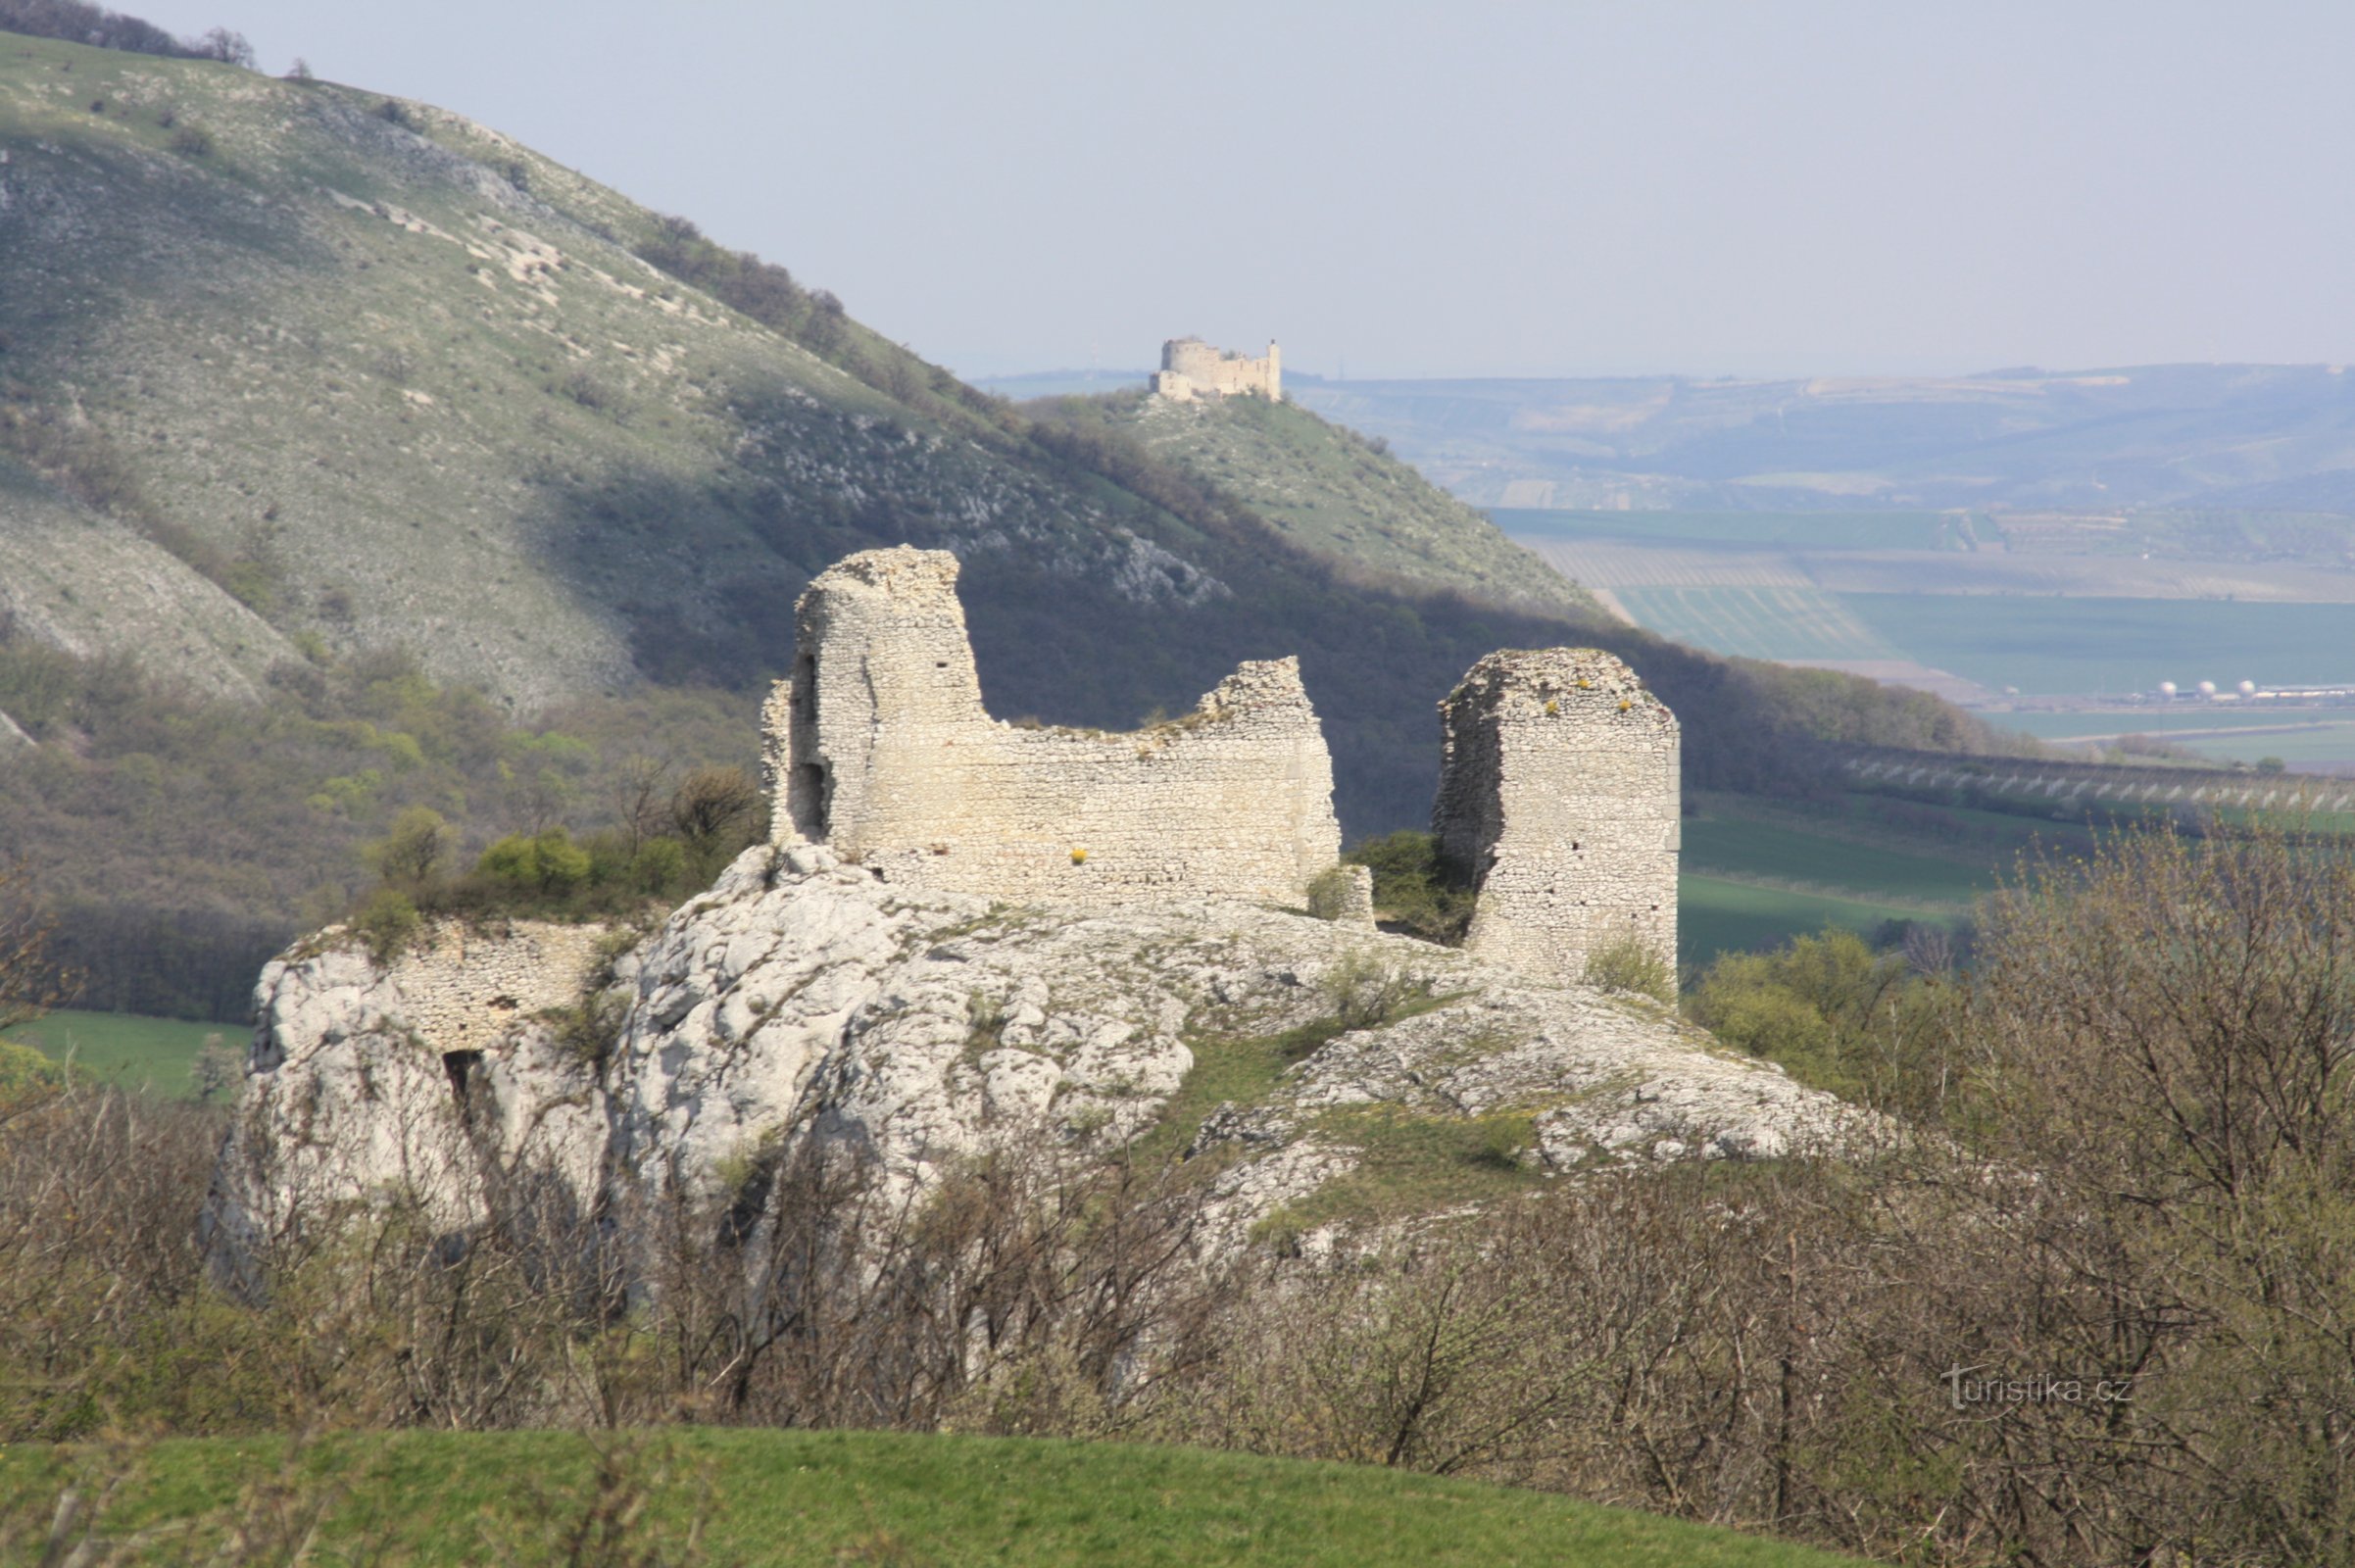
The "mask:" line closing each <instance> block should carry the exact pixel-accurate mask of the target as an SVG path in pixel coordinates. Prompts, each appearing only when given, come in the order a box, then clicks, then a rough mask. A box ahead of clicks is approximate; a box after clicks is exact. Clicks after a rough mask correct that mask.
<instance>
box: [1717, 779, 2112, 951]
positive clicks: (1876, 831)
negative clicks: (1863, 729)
mask: <svg viewBox="0 0 2355 1568" xmlns="http://www.w3.org/2000/svg"><path fill="white" fill-rule="evenodd" d="M1694 804H1695V805H1696V806H1697V807H1698V809H1699V814H1698V815H1696V816H1692V817H1688V818H1687V819H1686V820H1685V833H1684V855H1683V874H1682V876H1681V877H1680V878H1679V879H1678V892H1677V899H1678V915H1679V918H1678V922H1677V927H1678V929H1677V943H1678V952H1679V957H1680V958H1681V959H1682V961H1683V962H1684V963H1685V964H1686V965H1689V966H1691V965H1704V964H1706V963H1708V962H1709V960H1710V959H1711V958H1713V957H1715V956H1717V955H1718V954H1719V953H1725V952H1743V951H1751V950H1755V949H1759V948H1767V947H1774V946H1777V945H1780V944H1781V943H1784V942H1787V941H1789V940H1790V939H1791V938H1792V937H1794V936H1800V935H1805V934H1807V933H1810V932H1815V931H1820V930H1822V929H1823V928H1824V927H1825V926H1828V925H1835V926H1842V927H1845V928H1846V929H1848V930H1851V931H1858V932H1862V933H1864V934H1866V935H1868V936H1869V935H1872V934H1874V933H1875V932H1876V931H1879V930H1881V929H1883V928H1884V927H1886V926H1888V925H1889V924H1892V923H1896V922H1902V921H1922V922H1928V923H1932V924H1938V925H1947V926H1952V925H1956V924H1958V923H1960V922H1961V921H1962V920H1964V919H1965V918H1967V917H1968V916H1969V914H1970V913H1971V909H1972V906H1973V905H1974V904H1975V903H1976V902H1977V901H1978V900H1979V899H1980V898H1982V897H1983V896H1985V895H1987V894H1988V893H1992V892H1994V891H1995V890H1996V889H1997V887H1998V886H2000V885H2001V884H2002V883H2003V882H2005V881H2006V880H2008V879H2016V877H2017V876H2018V874H2019V871H2020V868H2021V865H2022V862H2023V860H2024V859H2034V858H2036V857H2037V856H2039V855H2045V854H2050V855H2054V856H2058V857H2061V858H2069V857H2075V856H2080V855H2083V854H2085V852H2086V851H2087V850H2088V849H2090V848H2091V847H2092V844H2093V833H2092V831H2091V830H2090V829H2088V828H2087V827H2085V825H2084V824H2083V823H2078V822H2063V821H2053V820H2041V819H2037V818H2035V817H2026V816H2016V815H2012V814H2009V813H2006V812H2001V811H1986V810H1976V809H1968V808H1964V807H1954V806H1937V805H1929V804H1924V803H1920V802H1915V801H1907V800H1899V799H1895V798H1892V797H1889V796H1882V795H1874V794H1869V793H1863V792H1858V793H1852V794H1846V795H1841V796H1839V797H1836V798H1834V799H1831V800H1827V801H1815V802H1808V803H1804V804H1791V805H1769V804H1766V803H1764V802H1761V801H1758V800H1756V799H1755V798H1752V797H1746V796H1731V795H1716V794H1707V795H1701V796H1697V797H1695V799H1694Z"/></svg>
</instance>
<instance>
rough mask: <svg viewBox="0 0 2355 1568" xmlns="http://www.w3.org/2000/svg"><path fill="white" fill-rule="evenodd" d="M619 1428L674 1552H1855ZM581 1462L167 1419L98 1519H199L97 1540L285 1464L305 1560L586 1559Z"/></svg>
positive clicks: (18, 1509)
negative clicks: (578, 1537) (170, 1436)
mask: <svg viewBox="0 0 2355 1568" xmlns="http://www.w3.org/2000/svg"><path fill="white" fill-rule="evenodd" d="M608 1441H611V1440H610V1439H609V1440H608ZM620 1443H621V1444H622V1445H623V1449H622V1451H625V1452H626V1451H630V1450H632V1449H634V1453H633V1455H632V1459H633V1462H632V1464H631V1466H630V1469H629V1472H628V1473H631V1474H635V1475H640V1476H645V1477H652V1478H659V1480H660V1481H661V1483H662V1484H660V1485H658V1486H654V1487H650V1488H648V1495H647V1498H646V1508H645V1512H644V1515H643V1518H642V1522H641V1524H640V1526H639V1530H640V1533H641V1535H642V1536H643V1537H645V1538H646V1540H647V1544H653V1543H656V1542H659V1543H661V1544H662V1545H663V1546H664V1547H665V1548H666V1551H665V1554H664V1555H663V1556H662V1558H661V1559H660V1560H663V1561H672V1562H677V1561H684V1560H701V1561H709V1562H712V1563H741V1564H747V1565H752V1564H825V1565H836V1564H845V1563H869V1564H894V1565H899V1568H919V1565H939V1568H951V1565H963V1564H1013V1563H1019V1564H1023V1565H1026V1568H1055V1565H1059V1564H1072V1565H1078V1564H1091V1565H1093V1564H1098V1563H1120V1564H1123V1565H1126V1568H1148V1565H1169V1568H1179V1565H1191V1564H1210V1563H1217V1564H1230V1563H1268V1564H1287V1565H1290V1564H1333V1565H1336V1568H1342V1565H1361V1564H1377V1563H1380V1564H1387V1563H1398V1564H1418V1565H1419V1564H1463V1565H1466V1568H1513V1565H1527V1568H1539V1565H1545V1568H1819V1565H1821V1568H1831V1565H1833V1564H1836V1563H1845V1562H1849V1561H1852V1560H1853V1559H1850V1558H1846V1557H1836V1556H1832V1555H1829V1554H1826V1553H1823V1552H1817V1551H1810V1550H1806V1549H1804V1548H1801V1547H1797V1546H1791V1545H1787V1544H1782V1543H1780V1542H1773V1541H1765V1540H1760V1539H1756V1538H1752V1537H1744V1536H1740V1535H1736V1534H1733V1533H1732V1532H1729V1531H1723V1530H1713V1529H1709V1528H1706V1527H1703V1526H1699V1525H1690V1524H1684V1523H1680V1522H1677V1521H1673V1520H1667V1519H1660V1518H1656V1517H1653V1516H1651V1515H1648V1514H1642V1513H1635V1512H1630V1511H1627V1510H1624V1509H1615V1508H1600V1507H1595V1506H1593V1505H1591V1504H1587V1503H1581V1502H1576V1501H1572V1500H1571V1499H1569V1498H1566V1497H1560V1496H1554V1495H1547V1494H1543V1493H1534V1492H1517V1491H1511V1490H1508V1489H1505V1488H1501V1487H1490V1486H1482V1485H1478V1484H1475V1483H1471V1482H1462V1481H1448V1480H1441V1479H1438V1478H1435V1477H1431V1476H1424V1475H1415V1474H1410V1473H1407V1472H1404V1471H1399V1470H1391V1469H1382V1468H1377V1467H1373V1466H1353V1465H1339V1464H1310V1463H1302V1462H1300V1461H1296V1460H1284V1459H1270V1458H1263V1457H1259V1456H1255V1455H1250V1454H1241V1453H1224V1452H1213V1451H1209V1450H1205V1449H1193V1448H1155V1447H1145V1446H1130V1445H1122V1444H1086V1443H1071V1442H1054V1441H1043V1440H1034V1439H1006V1438H971V1437H950V1436H933V1435H905V1434H888V1433H869V1432H781V1431H767V1430H744V1429H717V1428H683V1429H674V1430H670V1431H666V1432H661V1433H656V1434H649V1435H646V1436H644V1437H642V1438H635V1439H633V1438H628V1437H624V1438H622V1439H621V1440H620ZM94 1457H96V1456H94V1455H80V1454H75V1453H70V1452H69V1453H61V1452H60V1451H58V1450H53V1449H37V1448H16V1449H11V1450H9V1451H8V1452H7V1453H6V1454H5V1455H0V1508H4V1509H5V1513H4V1514H0V1519H6V1520H14V1521H19V1522H21V1524H22V1525H24V1526H25V1527H28V1528H29V1529H30V1530H33V1531H37V1530H39V1529H41V1528H42V1527H44V1526H45V1525H46V1523H47V1521H48V1518H49V1515H50V1511H51V1510H52V1509H53V1508H54V1506H55V1501H56V1497H57V1495H58V1493H59V1491H60V1490H62V1486H63V1484H64V1483H65V1482H66V1480H67V1477H68V1473H69V1472H70V1471H71V1470H72V1468H73V1467H74V1464H75V1463H76V1462H77V1461H83V1462H86V1461H87V1460H88V1459H90V1458H94ZM595 1468H596V1467H595V1464H594V1451H593V1450H592V1449H591V1447H590V1446H589V1443H588V1440H586V1439H584V1438H582V1437H579V1436H576V1435H573V1434H569V1433H558V1432H515V1433H490V1434H458V1433H436V1432H403V1433H398V1434H394V1435H391V1436H368V1437H347V1438H341V1439H336V1440H331V1441H329V1442H326V1443H323V1444H320V1445H318V1446H314V1447H312V1448H311V1449H310V1450H308V1451H307V1452H305V1453H303V1454H302V1455H300V1456H299V1457H296V1458H294V1459H293V1460H292V1461H291V1462H290V1461H289V1456H288V1453H287V1445H286V1444H285V1443H284V1442H282V1441H279V1440H270V1439H249V1440H242V1441H218V1440H217V1441H181V1442H172V1443H164V1444H160V1445H157V1446H154V1447H153V1448H151V1449H149V1450H148V1451H147V1452H146V1453H145V1454H144V1455H143V1458H142V1462H141V1465H140V1470H139V1472H138V1473H137V1474H136V1475H135V1477H134V1479H133V1481H132V1483H131V1484H130V1485H129V1486H127V1487H126V1488H124V1490H123V1495H121V1496H120V1497H118V1498H116V1499H115V1500H114V1502H113V1504H112V1507H111V1510H110V1513H109V1515H108V1516H107V1518H106V1520H105V1522H104V1528H105V1529H106V1530H107V1532H108V1533H109V1534H114V1533H119V1532H127V1531H130V1530H135V1529H144V1528H152V1527H155V1526H159V1525H163V1524H165V1523H166V1522H167V1521H197V1522H198V1523H197V1524H196V1525H195V1526H194V1527H193V1528H190V1527H188V1526H186V1525H183V1526H182V1527H181V1530H182V1533H180V1534H177V1535H160V1536H159V1537H158V1538H157V1539H156V1542H155V1547H156V1549H155V1552H154V1554H153V1555H151V1556H139V1557H133V1558H129V1559H116V1558H109V1559H108V1560H110V1561H114V1560H132V1561H155V1562H184V1561H199V1560H203V1558H204V1557H205V1556H206V1555H207V1552H206V1548H207V1547H208V1546H210V1545H212V1544H216V1543H218V1542H219V1541H220V1540H221V1537H222V1534H223V1532H224V1530H225V1528H226V1527H227V1526H228V1525H229V1524H230V1523H231V1522H233V1521H235V1520H237V1519H238V1518H239V1516H240V1515H252V1516H254V1525H255V1528H256V1529H258V1530H267V1529H268V1528H269V1519H270V1514H269V1511H268V1510H267V1508H266V1507H257V1506H256V1505H255V1499H256V1498H257V1497H259V1498H262V1499H265V1500H266V1501H267V1500H269V1498H270V1494H269V1491H268V1489H269V1488H270V1486H271V1485H272V1484H273V1483H274V1482H277V1481H279V1480H281V1479H290V1480H293V1481H294V1482H295V1483H296V1486H297V1488H298V1490H299V1495H305V1496H309V1495H317V1496H319V1497H322V1498H332V1499H333V1504H332V1509H331V1512H330V1513H329V1515H328V1518H327V1520H326V1523H325V1526H324V1528H323V1529H322V1530H321V1532H320V1539H319V1542H318V1544H317V1545H318V1547H319V1550H318V1551H317V1552H316V1553H315V1554H314V1556H313V1557H312V1558H310V1559H306V1560H318V1561H322V1562H323V1561H355V1560H363V1559H365V1560H367V1561H369V1562H376V1563H409V1564H440V1563H448V1564H464V1563H475V1562H486V1561H498V1562H514V1563H538V1562H560V1561H584V1560H587V1559H585V1558H581V1557H578V1556H572V1557H567V1556H565V1555H564V1551H563V1549H562V1547H561V1545H560V1543H561V1541H562V1540H563V1537H564V1532H565V1530H566V1527H568V1526H571V1525H573V1524H575V1523H576V1522H578V1521H579V1520H580V1519H581V1518H582V1517H583V1514H584V1512H585V1511H586V1509H587V1508H588V1506H589V1504H590V1503H591V1501H592V1500H593V1497H594V1490H593V1476H594V1472H595ZM83 1485H84V1488H85V1495H93V1494H95V1492H96V1489H95V1488H92V1487H90V1486H89V1483H88V1481H87V1479H86V1478H85V1479H84V1480H83ZM241 1493H242V1494H243V1495H242V1496H241ZM698 1517H700V1519H701V1520H702V1523H703V1528H704V1536H703V1540H702V1542H701V1551H702V1555H701V1556H700V1557H696V1558H693V1559H690V1558H688V1557H686V1556H685V1554H684V1549H683V1548H684V1546H685V1542H686V1532H687V1527H688V1524H689V1521H690V1520H691V1519H695V1518H698ZM298 1528H299V1527H298ZM33 1544H34V1545H35V1550H34V1552H33V1556H34V1557H37V1556H38V1555H39V1552H38V1549H37V1539H36V1541H35V1542H34V1543H33ZM6 1554H7V1553H6V1551H5V1548H4V1546H0V1555H6ZM27 1560H30V1559H27ZM245 1560H261V1559H245ZM270 1560H279V1559H276V1558H271V1559H270ZM285 1560H293V1558H292V1557H291V1556H289V1557H288V1558H287V1559H285ZM596 1560H598V1561H623V1560H627V1561H632V1562H635V1561H639V1560H642V1559H641V1557H640V1556H639V1555H638V1554H635V1553H631V1554H627V1555H623V1554H612V1555H600V1556H598V1557H597V1558H596ZM643 1560H649V1561H651V1560H657V1559H655V1558H652V1557H647V1558H644V1559H643Z"/></svg>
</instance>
